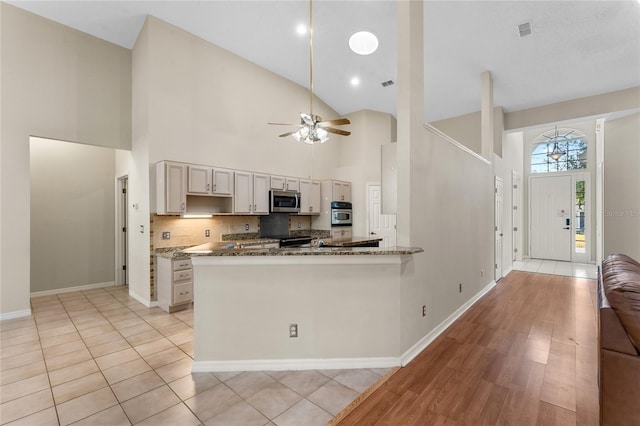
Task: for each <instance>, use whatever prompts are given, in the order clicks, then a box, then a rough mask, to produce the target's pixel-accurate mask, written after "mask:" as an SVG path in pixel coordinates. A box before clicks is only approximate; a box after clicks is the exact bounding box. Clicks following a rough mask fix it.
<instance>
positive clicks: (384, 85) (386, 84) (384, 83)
mask: <svg viewBox="0 0 640 426" xmlns="http://www.w3.org/2000/svg"><path fill="white" fill-rule="evenodd" d="M380 84H381V85H382V87H387V86H393V85H394V84H395V83H394V82H393V80H387V81H383V82H382V83H380Z"/></svg>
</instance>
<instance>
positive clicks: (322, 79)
mask: <svg viewBox="0 0 640 426" xmlns="http://www.w3.org/2000/svg"><path fill="white" fill-rule="evenodd" d="M6 2H7V3H10V4H13V5H15V6H17V7H20V8H23V9H26V10H28V11H31V12H33V13H35V14H38V15H41V16H44V17H46V18H48V19H51V20H54V21H57V22H60V23H62V24H64V25H68V26H70V27H72V28H76V29H78V30H80V31H83V32H86V33H89V34H92V35H95V36H97V37H100V38H102V39H105V40H107V41H110V42H112V43H115V44H118V45H121V46H124V47H126V48H131V47H132V46H133V45H134V43H135V40H136V37H137V36H138V34H139V32H140V29H141V28H142V25H143V22H144V19H145V17H146V16H147V15H153V16H155V17H157V18H159V19H161V20H164V21H167V22H169V23H171V24H173V25H176V26H178V27H180V28H182V29H184V30H186V31H188V32H190V33H192V34H195V35H197V36H199V37H201V38H203V39H206V40H208V41H210V42H211V43H214V44H216V45H218V46H220V47H223V48H225V49H227V50H230V51H232V52H234V53H236V54H238V55H239V56H241V57H243V58H246V59H248V60H250V61H252V62H254V63H256V64H258V65H260V66H262V67H265V68H267V69H269V70H271V71H273V72H275V73H277V74H280V75H282V76H283V77H286V78H288V79H290V80H292V81H294V82H296V83H298V84H300V85H302V86H305V87H308V85H309V60H308V54H309V45H308V35H299V34H298V33H297V32H296V27H297V26H298V25H299V24H308V21H309V9H308V8H309V3H308V2H307V1H306V0H280V1H272V0H254V1H242V0H214V1H98V0H89V1H88V0H82V1H66V0H64V1H58V0H51V1H20V0H18V1H16V0H11V1H6ZM395 8H396V2H395V1H389V0H373V1H372V0H352V1H335V0H315V1H314V3H313V11H314V13H313V30H314V31H313V33H314V35H313V38H314V40H313V45H314V92H315V93H316V94H317V95H318V96H319V97H320V98H321V99H323V100H324V101H325V102H327V103H328V104H329V105H331V106H332V107H333V108H334V109H335V110H336V111H337V112H338V113H339V114H347V113H350V112H354V111H358V110H361V109H373V110H377V111H383V112H388V113H390V114H393V115H395V113H396V87H397V86H396V85H389V86H387V87H383V86H382V85H381V83H382V82H384V81H388V80H396V12H395V10H396V9H395ZM527 21H530V23H531V28H532V34H531V35H528V36H525V37H521V36H520V35H519V32H518V25H519V24H522V23H525V22H527ZM360 30H367V31H371V32H373V33H374V34H376V35H377V37H378V39H379V48H378V50H377V51H376V52H375V53H373V54H371V55H368V56H360V55H356V54H354V53H353V52H351V50H350V49H349V47H348V43H347V41H348V38H349V36H350V35H351V34H352V33H354V32H356V31H360ZM424 38H425V121H428V122H429V121H435V120H439V119H443V118H449V117H453V116H457V115H462V114H466V113H470V112H474V111H478V110H479V109H480V73H481V72H483V71H485V70H489V71H491V73H492V76H493V80H494V103H495V104H496V105H500V106H502V107H503V108H504V109H505V111H507V112H509V111H516V110H521V109H526V108H530V107H534V106H540V105H547V104H551V103H555V102H560V101H564V100H569V99H575V98H580V97H584V96H590V95H595V94H600V93H606V92H610V91H615V90H621V89H626V88H629V87H636V86H640V2H638V1H637V0H625V1H518V0H513V1H426V2H425V7H424ZM353 77H358V78H359V80H360V84H359V85H358V86H352V85H351V79H352V78H353ZM212 78H213V77H212Z"/></svg>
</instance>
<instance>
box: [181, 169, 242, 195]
mask: <svg viewBox="0 0 640 426" xmlns="http://www.w3.org/2000/svg"><path fill="white" fill-rule="evenodd" d="M187 175H188V179H187V182H188V185H187V194H190V195H219V196H231V195H233V171H232V170H225V169H217V168H213V167H207V166H196V165H189V166H187Z"/></svg>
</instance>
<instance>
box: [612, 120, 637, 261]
mask: <svg viewBox="0 0 640 426" xmlns="http://www.w3.org/2000/svg"><path fill="white" fill-rule="evenodd" d="M604 137H605V141H604V150H605V152H604V253H603V255H604V257H606V256H608V255H609V254H611V253H625V254H627V255H629V256H631V257H633V258H634V259H636V260H640V185H639V184H638V183H639V182H640V142H639V141H640V114H634V115H631V116H628V117H624V118H620V119H617V120H612V121H605V136H604Z"/></svg>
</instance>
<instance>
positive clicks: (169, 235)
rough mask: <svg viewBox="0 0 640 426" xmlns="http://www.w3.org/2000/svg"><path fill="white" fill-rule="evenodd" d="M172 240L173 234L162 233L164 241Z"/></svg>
mask: <svg viewBox="0 0 640 426" xmlns="http://www.w3.org/2000/svg"><path fill="white" fill-rule="evenodd" d="M170 238H171V232H163V233H162V239H163V240H168V239H170Z"/></svg>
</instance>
